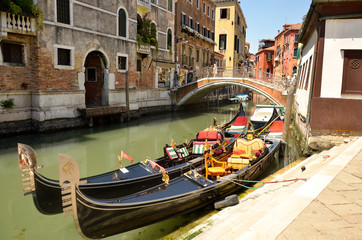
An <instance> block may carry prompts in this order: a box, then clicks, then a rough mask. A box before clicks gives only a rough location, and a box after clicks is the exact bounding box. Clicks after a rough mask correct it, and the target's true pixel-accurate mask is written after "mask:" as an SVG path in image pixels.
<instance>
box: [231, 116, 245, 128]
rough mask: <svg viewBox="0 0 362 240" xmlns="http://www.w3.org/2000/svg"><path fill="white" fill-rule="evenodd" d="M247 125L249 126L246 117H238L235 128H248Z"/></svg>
mask: <svg viewBox="0 0 362 240" xmlns="http://www.w3.org/2000/svg"><path fill="white" fill-rule="evenodd" d="M246 124H248V118H247V117H245V116H240V117H237V118H236V119H235V122H234V123H233V125H234V126H246Z"/></svg>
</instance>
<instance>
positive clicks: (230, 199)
mask: <svg viewBox="0 0 362 240" xmlns="http://www.w3.org/2000/svg"><path fill="white" fill-rule="evenodd" d="M238 204H239V198H238V196H237V195H235V194H233V195H230V196H227V197H226V198H225V199H224V200H221V201H218V202H216V203H215V204H214V207H215V209H217V210H218V209H221V208H224V207H230V206H234V205H238Z"/></svg>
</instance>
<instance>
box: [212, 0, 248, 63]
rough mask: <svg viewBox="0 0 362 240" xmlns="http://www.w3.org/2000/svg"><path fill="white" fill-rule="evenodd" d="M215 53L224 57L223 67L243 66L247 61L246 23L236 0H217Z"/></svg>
mask: <svg viewBox="0 0 362 240" xmlns="http://www.w3.org/2000/svg"><path fill="white" fill-rule="evenodd" d="M214 2H215V5H216V12H215V16H216V20H215V33H216V34H215V41H216V43H217V44H216V46H215V51H217V52H219V53H221V54H223V55H224V64H222V66H224V67H228V68H232V67H241V66H243V64H244V62H245V60H246V48H245V44H246V42H245V38H246V28H247V25H246V21H245V17H244V14H243V11H242V10H241V7H240V3H239V2H238V1H236V0H215V1H214Z"/></svg>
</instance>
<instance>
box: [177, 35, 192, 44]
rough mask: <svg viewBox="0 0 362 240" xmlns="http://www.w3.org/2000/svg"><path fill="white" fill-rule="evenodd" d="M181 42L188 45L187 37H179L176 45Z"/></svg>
mask: <svg viewBox="0 0 362 240" xmlns="http://www.w3.org/2000/svg"><path fill="white" fill-rule="evenodd" d="M181 41H183V42H184V43H188V42H189V41H188V40H187V36H185V37H181V38H176V43H178V42H181Z"/></svg>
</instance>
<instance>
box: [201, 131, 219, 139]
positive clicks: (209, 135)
mask: <svg viewBox="0 0 362 240" xmlns="http://www.w3.org/2000/svg"><path fill="white" fill-rule="evenodd" d="M217 137H218V131H199V135H198V136H197V139H217Z"/></svg>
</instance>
